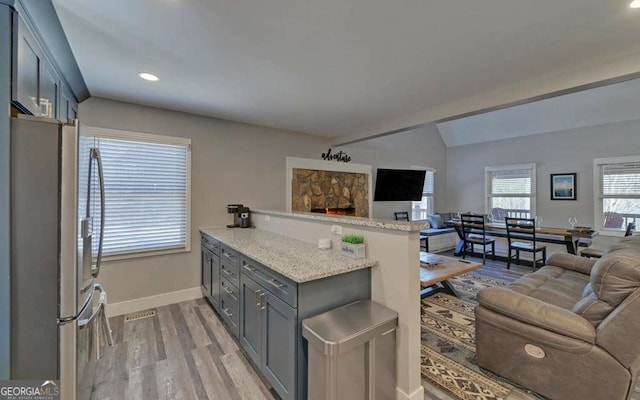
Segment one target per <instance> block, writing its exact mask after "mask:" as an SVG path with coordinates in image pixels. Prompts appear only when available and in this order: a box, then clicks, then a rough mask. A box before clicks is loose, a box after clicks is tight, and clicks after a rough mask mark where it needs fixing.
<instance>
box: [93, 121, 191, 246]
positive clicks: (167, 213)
mask: <svg viewBox="0 0 640 400" xmlns="http://www.w3.org/2000/svg"><path fill="white" fill-rule="evenodd" d="M94 131H95V132H96V136H97V138H96V141H97V145H98V147H99V149H100V153H101V155H102V162H103V168H104V180H105V208H106V213H105V233H104V251H103V254H104V255H105V256H122V255H132V254H137V253H143V254H146V253H148V252H160V251H163V252H168V251H179V250H190V247H191V245H190V243H191V240H190V225H191V224H190V203H191V201H190V197H191V193H190V192H191V171H190V170H191V141H190V140H189V139H184V138H174V137H168V136H159V135H149V134H140V133H133V132H122V131H113V130H102V129H95V128H94ZM96 223H98V224H99V221H96ZM96 242H97V241H96ZM94 244H96V243H94ZM96 245H97V244H96Z"/></svg>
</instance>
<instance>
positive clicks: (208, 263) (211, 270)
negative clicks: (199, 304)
mask: <svg viewBox="0 0 640 400" xmlns="http://www.w3.org/2000/svg"><path fill="white" fill-rule="evenodd" d="M200 249H201V261H200V288H201V289H202V295H203V296H205V297H206V298H207V299H209V302H210V303H211V305H212V306H213V308H214V309H215V310H216V311H218V312H220V256H219V254H220V243H219V242H218V241H217V240H215V239H213V238H211V237H208V236H206V235H202V240H201V245H200Z"/></svg>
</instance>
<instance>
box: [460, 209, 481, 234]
mask: <svg viewBox="0 0 640 400" xmlns="http://www.w3.org/2000/svg"><path fill="white" fill-rule="evenodd" d="M484 224H485V220H484V215H478V214H461V215H460V225H461V226H462V233H463V236H464V237H465V238H467V237H468V236H469V234H470V233H472V232H471V231H472V230H473V231H475V232H473V233H475V234H480V235H482V237H483V238H484V237H485V236H486V230H485V225H484Z"/></svg>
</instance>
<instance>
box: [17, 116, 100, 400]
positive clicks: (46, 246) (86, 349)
mask: <svg viewBox="0 0 640 400" xmlns="http://www.w3.org/2000/svg"><path fill="white" fill-rule="evenodd" d="M96 143H97V141H96V140H95V138H93V137H91V136H87V134H86V129H84V127H83V126H82V125H81V124H80V123H79V122H78V121H75V123H74V124H72V125H70V124H63V123H61V122H60V121H57V120H52V119H45V118H36V117H29V116H20V117H19V118H13V119H12V120H11V269H10V271H11V276H10V279H11V378H12V379H42V380H51V379H59V380H60V383H59V385H60V394H61V397H60V398H62V399H65V400H76V399H77V400H85V399H89V398H90V395H91V387H92V385H93V376H94V373H95V366H96V360H97V357H98V354H99V350H100V341H101V340H100V339H101V338H105V339H106V340H107V342H108V343H110V341H111V337H110V334H111V333H110V331H109V329H108V323H107V320H106V316H105V311H104V307H105V306H104V304H103V303H102V301H101V299H103V298H104V297H106V296H101V292H103V291H104V289H103V288H102V287H101V286H100V285H97V284H96V283H95V279H96V278H97V277H98V274H99V273H100V264H101V260H102V247H103V239H104V237H103V235H104V222H105V207H104V180H103V177H102V162H101V158H100V150H99V149H98V148H97V146H96Z"/></svg>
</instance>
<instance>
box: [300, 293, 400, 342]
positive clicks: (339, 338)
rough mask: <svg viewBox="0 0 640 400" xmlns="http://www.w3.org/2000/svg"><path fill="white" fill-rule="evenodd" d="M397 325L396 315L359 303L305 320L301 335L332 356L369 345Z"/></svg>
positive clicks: (388, 310) (361, 301) (364, 302)
mask: <svg viewBox="0 0 640 400" xmlns="http://www.w3.org/2000/svg"><path fill="white" fill-rule="evenodd" d="M397 325H398V313H397V312H395V311H393V310H392V309H390V308H387V307H385V306H383V305H381V304H378V303H376V302H374V301H371V300H360V301H357V302H355V303H351V304H347V305H345V306H342V307H339V308H336V309H333V310H330V311H327V312H325V313H322V314H318V315H316V316H313V317H311V318H307V319H305V320H304V321H302V335H303V336H304V337H305V338H306V339H307V340H308V341H309V344H310V345H316V346H321V347H324V352H325V353H326V354H330V353H335V352H336V350H337V348H338V347H339V346H346V347H351V345H356V344H358V343H363V342H366V341H368V340H370V339H371V338H372V337H374V336H377V335H379V334H382V333H385V332H387V331H388V330H390V329H393V328H395V327H396V326H397Z"/></svg>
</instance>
